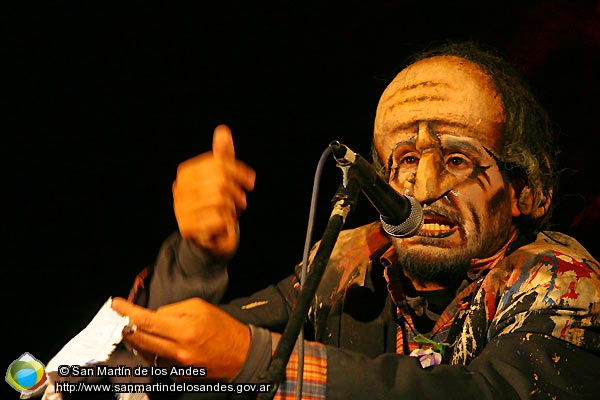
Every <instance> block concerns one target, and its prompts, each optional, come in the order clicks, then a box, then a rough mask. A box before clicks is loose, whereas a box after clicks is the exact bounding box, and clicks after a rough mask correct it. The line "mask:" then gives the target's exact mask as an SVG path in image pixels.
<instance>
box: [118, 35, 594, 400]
mask: <svg viewBox="0 0 600 400" xmlns="http://www.w3.org/2000/svg"><path fill="white" fill-rule="evenodd" d="M373 149H374V151H373V158H374V165H376V166H378V167H379V168H380V170H381V173H382V175H383V176H385V178H386V179H387V181H388V182H389V184H390V185H391V186H392V187H393V188H394V189H395V190H397V191H398V192H400V193H401V194H404V195H410V196H413V197H414V198H415V199H416V200H417V201H419V202H420V203H421V204H422V206H423V211H424V221H423V226H422V228H421V229H420V231H419V232H418V233H417V234H416V235H415V236H412V237H408V238H390V237H388V236H387V235H386V234H385V233H384V232H383V231H382V229H381V226H380V223H379V222H376V223H372V224H368V225H366V226H362V227H359V228H356V229H351V230H346V231H342V232H341V234H340V236H339V239H338V241H337V242H336V245H335V248H334V250H333V253H332V255H331V258H330V262H329V265H328V267H327V270H326V273H325V276H324V277H323V280H322V282H321V285H320V286H319V289H318V290H317V293H316V295H315V302H314V304H313V307H312V308H311V310H310V312H309V315H308V318H307V321H308V322H309V324H308V326H309V327H310V330H308V329H307V332H308V334H307V336H308V335H310V336H312V337H309V338H308V339H314V340H310V341H309V340H306V341H305V342H304V353H305V354H304V374H303V381H302V396H303V397H304V398H315V399H319V398H327V399H347V398H377V399H379V398H411V399H412V398H461V399H465V398H477V399H480V398H494V399H500V398H507V399H513V398H543V399H562V398H578V399H579V398H596V396H597V394H598V393H600V383H599V382H600V380H599V379H598V376H599V372H598V371H600V318H599V314H600V266H599V265H598V262H597V261H596V260H595V259H594V258H593V257H592V256H591V255H590V254H589V253H588V252H587V251H586V250H585V249H584V248H582V247H581V246H580V245H579V244H578V243H577V242H576V241H575V240H574V239H573V238H570V237H568V236H566V235H563V234H560V233H556V232H548V231H542V228H543V227H544V225H543V224H544V223H545V222H547V220H548V218H549V215H550V207H551V201H552V195H553V190H554V188H553V185H554V172H553V157H554V151H553V148H552V132H551V130H550V123H549V122H548V118H547V116H546V115H545V113H544V111H543V110H542V109H541V108H540V107H539V106H538V105H537V104H536V103H535V101H534V100H533V98H532V96H531V95H530V93H529V91H528V90H527V89H526V87H525V86H524V84H523V83H522V82H520V80H519V79H518V78H517V77H516V75H515V74H514V73H513V72H512V70H511V69H510V68H509V67H508V66H507V65H506V64H504V63H503V62H502V60H500V59H499V58H497V57H496V56H494V55H492V54H490V53H486V52H483V51H481V50H479V49H478V48H477V47H475V46H473V45H472V44H468V43H467V44H451V45H446V46H442V47H441V48H439V49H436V50H433V51H430V52H428V53H424V54H423V55H421V56H420V58H418V59H417V60H416V61H415V62H413V63H412V64H410V65H409V66H408V67H407V68H405V69H404V70H402V71H401V72H400V73H399V74H398V75H397V76H396V77H395V78H394V80H393V81H392V82H391V83H390V85H389V86H388V87H387V89H386V90H385V91H384V93H383V95H382V96H381V99H380V102H379V105H378V107H377V114H376V118H375V124H374V140H373ZM254 178H255V175H254V171H252V169H250V168H249V167H248V166H247V165H245V164H244V163H243V162H241V161H238V160H236V159H235V154H234V147H233V141H232V137H231V132H230V131H229V129H228V128H227V127H225V126H219V127H217V129H216V130H215V133H214V139H213V151H212V152H208V153H205V154H201V155H199V156H197V157H195V158H192V159H190V160H188V161H185V162H184V163H182V164H181V165H180V166H179V168H178V171H177V178H176V181H175V183H174V184H173V196H174V209H175V214H176V218H177V222H178V225H179V232H180V233H179V234H176V235H174V236H172V237H171V238H170V239H169V240H168V241H167V242H166V243H165V245H164V247H163V249H162V251H161V253H160V255H159V258H158V260H157V262H156V264H155V265H154V267H153V269H152V270H149V271H145V272H144V273H143V275H142V276H141V278H140V279H139V280H138V281H137V283H136V285H135V290H134V292H135V296H133V297H134V298H135V299H137V303H138V304H142V305H145V306H147V308H143V307H140V306H139V305H134V304H132V303H131V302H128V301H125V300H124V299H114V300H113V308H114V309H115V310H117V311H118V312H119V313H120V314H122V315H126V316H129V318H130V319H131V320H132V322H133V323H135V325H136V326H137V330H136V331H135V332H133V333H129V334H127V335H126V337H125V341H126V343H127V344H128V345H130V346H132V347H133V348H135V349H136V350H137V351H139V353H140V354H141V355H142V356H143V357H144V358H146V359H147V360H148V361H149V362H154V363H156V364H157V365H159V366H170V365H181V366H187V365H195V366H202V367H205V368H206V371H207V377H208V378H209V379H210V380H211V381H220V382H233V383H236V382H242V383H245V382H259V381H261V379H262V378H263V377H264V375H265V371H266V370H267V368H268V366H269V362H270V361H271V354H272V351H274V349H275V348H276V344H277V342H278V340H279V338H280V335H279V334H278V333H275V332H281V330H282V329H283V327H284V326H285V323H286V321H287V319H288V317H289V315H290V313H291V310H292V308H293V306H294V304H295V299H296V298H297V296H298V291H299V280H298V277H297V275H294V276H291V277H290V278H288V279H285V280H283V281H282V282H280V283H278V284H277V285H275V286H269V287H267V288H266V289H264V290H263V291H260V292H258V293H256V294H254V295H252V296H250V297H249V298H245V299H239V300H235V301H233V302H232V303H230V304H225V305H220V306H215V305H213V304H211V303H217V302H218V300H219V298H220V296H221V295H222V294H223V291H224V288H225V285H226V281H227V273H226V268H225V264H226V262H227V260H228V259H229V258H230V257H232V255H233V253H234V251H235V248H236V246H237V237H238V236H237V232H238V226H237V222H238V217H239V215H240V214H241V212H243V210H244V209H245V208H246V205H247V204H246V197H245V192H246V191H249V190H252V189H253V185H254ZM316 247H318V245H317V246H315V248H316ZM313 254H314V253H313ZM142 278H145V279H142ZM175 288H177V289H176V290H175ZM189 297H195V298H191V299H189ZM197 297H202V298H204V299H205V300H201V299H199V298H197ZM206 300H208V301H206ZM164 304H167V305H166V306H162V305H164ZM160 306H162V307H160ZM159 307H160V308H159ZM154 310H156V311H154ZM431 364H433V365H431ZM297 365H298V354H297V352H296V351H294V352H293V353H292V355H291V357H290V361H289V363H288V366H287V368H286V377H285V379H284V380H283V381H282V382H281V385H280V386H279V390H278V393H277V396H278V397H279V398H290V397H291V396H293V395H294V391H295V388H296V381H295V376H296V368H297Z"/></svg>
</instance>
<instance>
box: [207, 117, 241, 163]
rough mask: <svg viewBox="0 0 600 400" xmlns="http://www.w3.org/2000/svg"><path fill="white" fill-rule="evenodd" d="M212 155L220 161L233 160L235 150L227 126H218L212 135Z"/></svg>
mask: <svg viewBox="0 0 600 400" xmlns="http://www.w3.org/2000/svg"><path fill="white" fill-rule="evenodd" d="M212 149H213V154H214V156H215V157H216V158H218V159H220V160H234V159H235V149H234V147H233V137H232V136H231V129H229V127H228V126H227V125H218V126H217V127H216V128H215V131H214V133H213V145H212Z"/></svg>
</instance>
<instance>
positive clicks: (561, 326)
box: [150, 223, 600, 399]
mask: <svg viewBox="0 0 600 400" xmlns="http://www.w3.org/2000/svg"><path fill="white" fill-rule="evenodd" d="M515 243H517V242H516V241H515V242H514V243H513V244H512V245H508V246H507V247H506V248H505V249H503V250H502V251H501V252H500V253H498V254H497V255H496V256H495V257H492V258H490V259H488V260H480V261H479V262H478V263H477V265H475V266H474V268H473V270H472V272H471V274H470V276H469V280H468V281H465V284H464V285H463V286H462V287H461V289H460V290H459V291H458V293H457V296H456V297H455V299H454V300H453V301H452V302H451V303H450V305H448V307H447V308H446V309H445V310H444V312H443V313H441V315H440V316H439V318H437V320H436V321H435V324H434V325H433V327H432V328H431V329H430V331H429V332H421V333H422V334H425V335H426V336H427V337H429V338H430V339H432V340H433V341H435V342H440V343H447V344H448V345H447V346H445V347H444V348H445V351H444V357H443V360H442V363H441V364H440V365H434V366H430V367H422V366H421V363H420V362H419V360H418V358H417V357H410V356H408V354H409V353H410V352H411V351H413V350H414V349H415V348H418V347H428V346H429V345H424V344H423V343H421V342H417V341H416V340H415V336H416V334H417V333H419V332H417V331H416V328H415V319H416V318H418V315H422V314H423V309H422V308H420V307H419V305H425V312H427V310H426V303H424V302H422V301H420V300H419V298H418V297H412V296H413V294H412V293H411V290H412V289H411V288H410V287H409V286H407V285H406V282H404V281H403V280H402V279H401V278H400V277H398V276H397V274H394V272H393V271H395V270H396V268H394V267H395V261H394V258H393V250H392V249H391V246H390V242H389V240H388V239H387V238H386V237H385V236H384V235H383V234H382V233H381V231H380V226H379V224H377V223H374V224H369V225H365V226H363V227H360V228H356V229H351V230H345V231H343V232H342V233H341V234H340V237H339V239H338V241H337V242H336V246H335V248H334V251H333V253H332V256H331V259H330V262H329V264H328V267H327V270H326V272H325V275H324V277H323V279H322V281H321V284H320V286H319V289H318V291H317V295H316V296H315V302H314V304H313V306H312V308H311V310H310V312H309V320H310V324H309V326H307V329H306V331H305V337H307V338H310V339H314V340H315V341H311V342H306V344H305V349H304V351H305V363H304V377H303V378H304V380H303V382H304V384H303V397H304V398H314V399H320V398H327V399H350V398H352V399H361V398H369V399H383V398H410V399H416V398H460V399H470V398H473V399H488V398H489V399H491V398H493V399H505V398H506V399H514V398H540V399H563V398H576V399H587V398H589V399H592V398H594V399H595V398H597V396H598V393H600V266H599V264H598V262H597V261H596V260H594V259H593V258H592V256H591V255H590V254H589V253H588V252H587V251H586V250H585V249H583V248H582V247H581V245H579V243H577V242H576V241H575V240H574V239H572V238H570V237H568V236H566V235H563V234H560V233H555V232H544V233H541V234H539V235H538V237H537V239H536V240H535V241H533V242H531V243H528V244H524V245H521V246H520V247H518V248H514V247H517V246H515V245H514V244H515ZM192 253H193V251H191V250H190V249H189V244H186V243H185V242H184V241H182V240H181V239H180V238H179V237H178V236H174V237H172V238H171V239H170V240H169V241H168V242H167V243H166V244H165V246H164V247H163V250H162V251H161V254H160V255H159V258H158V261H157V264H156V266H155V268H154V270H155V273H154V274H152V275H151V276H153V278H152V281H151V282H152V283H151V285H152V286H150V293H151V294H152V296H151V299H152V298H154V299H159V300H155V301H158V302H159V303H163V304H164V303H165V302H169V301H176V300H179V299H180V298H178V297H182V296H183V297H186V296H190V295H192V294H194V293H200V295H201V296H205V295H206V294H207V293H208V294H210V295H211V296H213V297H214V296H215V295H214V293H222V288H223V278H222V273H223V272H222V271H223V269H222V268H220V267H218V265H219V264H220V263H218V262H212V261H207V259H203V257H202V256H201V255H199V254H198V253H196V254H195V255H194V254H192ZM186 271H187V272H186ZM190 271H204V272H202V275H203V278H204V280H203V283H198V282H199V280H198V279H189V278H190V274H197V272H193V273H191V272H190ZM206 271H209V272H206ZM178 275H179V276H184V277H186V278H185V279H182V280H181V281H180V283H182V282H184V281H185V284H184V285H187V287H186V290H181V291H178V295H175V297H173V296H174V294H173V292H170V291H169V289H168V288H169V287H172V286H170V285H173V280H174V279H175V280H177V278H176V277H177V276H178ZM384 276H385V278H384ZM175 283H177V282H175ZM298 287H299V284H298V279H297V277H296V276H295V275H294V276H291V277H289V278H287V279H285V280H283V281H281V282H280V283H279V284H277V285H274V286H269V287H267V288H266V289H264V290H262V291H260V292H258V293H256V294H254V295H252V296H250V297H248V298H243V299H238V300H235V301H233V302H232V303H231V304H227V305H223V306H222V307H223V308H224V309H226V310H227V311H228V312H230V313H231V314H232V315H234V316H236V317H237V318H239V319H240V320H242V321H244V322H247V323H249V324H252V325H255V326H259V327H264V328H266V329H269V330H271V331H273V332H280V331H281V330H282V329H283V327H284V326H285V323H286V321H287V318H288V316H289V313H290V312H291V309H292V305H293V304H294V301H295V299H296V296H297V294H298ZM170 296H171V297H170ZM253 329H254V332H255V335H256V338H253V344H252V347H251V352H250V354H251V355H252V356H251V357H250V358H249V360H248V362H247V364H246V366H245V367H244V369H243V371H242V373H241V374H240V375H241V376H238V381H244V380H247V379H254V378H256V377H257V376H260V375H261V374H262V373H264V370H265V368H266V364H265V363H266V362H268V359H269V358H268V357H266V358H265V357H264V354H265V352H268V351H269V350H271V351H273V350H274V349H275V346H276V344H277V341H278V339H279V338H280V336H279V335H278V334H276V333H271V334H267V335H268V339H267V340H265V337H266V336H265V333H264V332H266V331H261V330H259V329H258V328H253ZM259 338H262V339H259ZM255 339H256V340H255ZM257 342H260V343H257ZM267 346H272V347H270V348H268V349H267ZM398 354H402V355H401V356H399V355H398ZM259 359H260V360H259ZM296 368H297V354H296V352H294V353H293V354H292V356H291V357H290V362H289V363H288V368H287V370H286V380H285V381H284V382H283V383H282V384H281V386H280V387H279V392H278V394H277V397H278V398H290V399H291V398H293V396H294V390H295V380H294V379H295V377H296ZM186 398H187V397H186ZM191 398H194V397H193V396H192V397H191Z"/></svg>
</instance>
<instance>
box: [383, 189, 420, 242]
mask: <svg viewBox="0 0 600 400" xmlns="http://www.w3.org/2000/svg"><path fill="white" fill-rule="evenodd" d="M405 197H406V198H407V199H408V200H409V201H410V214H409V216H408V218H406V220H405V221H404V222H402V223H401V224H399V225H392V224H390V223H388V222H386V221H385V220H384V219H383V217H381V216H379V219H380V220H381V225H382V227H383V230H384V231H385V232H386V233H387V234H388V235H390V236H393V237H397V238H405V237H410V236H414V235H416V234H417V232H419V230H420V229H421V227H422V226H423V208H422V207H421V204H420V203H419V202H418V201H417V200H415V198H414V197H411V196H405Z"/></svg>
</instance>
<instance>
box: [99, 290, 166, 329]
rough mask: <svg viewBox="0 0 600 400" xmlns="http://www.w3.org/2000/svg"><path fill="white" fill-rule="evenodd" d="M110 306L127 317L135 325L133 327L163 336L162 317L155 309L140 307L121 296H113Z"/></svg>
mask: <svg viewBox="0 0 600 400" xmlns="http://www.w3.org/2000/svg"><path fill="white" fill-rule="evenodd" d="M111 307H112V309H113V310H115V311H116V312H117V313H119V314H120V315H123V316H125V317H128V318H129V321H130V322H131V324H133V325H135V329H141V330H143V331H146V332H149V333H153V334H156V335H158V336H164V334H163V333H162V332H163V331H164V327H161V326H162V324H161V322H163V317H158V316H157V315H156V311H154V310H150V309H148V308H144V307H140V306H138V305H136V304H133V303H131V302H129V301H127V300H125V299H123V298H121V297H115V298H113V299H112V303H111Z"/></svg>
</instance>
